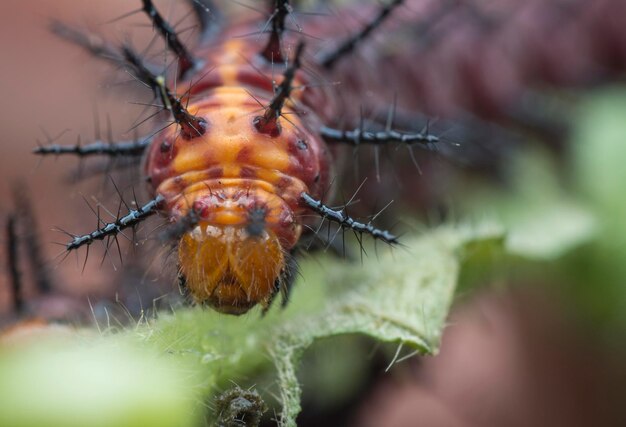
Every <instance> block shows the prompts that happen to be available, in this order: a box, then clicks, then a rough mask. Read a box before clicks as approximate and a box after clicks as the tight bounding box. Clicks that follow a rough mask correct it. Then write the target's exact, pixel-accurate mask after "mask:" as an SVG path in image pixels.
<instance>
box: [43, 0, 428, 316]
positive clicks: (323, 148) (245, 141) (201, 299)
mask: <svg viewBox="0 0 626 427" xmlns="http://www.w3.org/2000/svg"><path fill="white" fill-rule="evenodd" d="M141 3H142V10H143V11H144V12H145V13H146V14H147V15H148V16H149V18H150V19H151V21H152V23H153V25H154V28H155V29H156V31H157V32H158V33H159V34H160V35H162V36H163V38H164V40H165V42H166V45H167V47H168V49H169V50H170V51H171V52H172V53H173V54H174V55H175V56H176V66H175V69H176V71H175V73H174V74H175V75H173V76H171V77H170V78H169V81H168V79H166V78H165V77H164V76H163V75H160V74H158V73H156V72H155V71H154V67H153V66H152V65H151V64H148V63H146V62H145V61H144V60H143V59H142V58H141V56H140V55H139V54H138V52H137V51H135V49H134V48H133V47H132V46H131V45H130V43H122V44H121V45H120V46H116V45H113V44H111V43H109V42H106V41H103V40H101V39H98V38H96V37H93V36H91V35H88V34H85V33H83V32H81V31H79V30H76V29H74V28H71V27H68V26H66V25H65V24H62V23H59V22H55V23H54V24H53V30H54V32H55V33H56V34H58V35H60V36H61V37H64V38H66V39H68V40H71V41H73V42H75V43H77V44H79V45H80V46H82V47H83V48H85V49H87V50H88V51H89V52H91V53H93V54H94V55H96V56H98V57H100V58H103V59H105V60H107V61H112V62H114V63H116V64H119V65H122V66H124V67H125V68H126V69H127V70H128V71H129V72H130V73H131V74H132V75H133V76H134V77H135V78H136V79H137V80H139V81H140V82H142V83H143V84H144V85H146V86H148V87H149V88H150V89H151V90H152V91H153V93H154V96H155V98H156V99H158V100H159V102H160V104H161V105H162V108H163V110H164V111H166V113H167V115H168V116H169V118H170V119H171V121H170V122H166V125H165V126H160V127H157V131H155V132H153V133H152V134H151V135H148V136H144V137H142V138H138V139H137V140H134V141H123V142H116V143H103V142H102V141H96V142H93V143H91V144H88V145H81V146H79V145H76V146H61V145H56V144H51V145H47V146H40V147H39V148H37V149H36V150H35V152H36V153H37V154H40V155H60V154H72V155H78V156H81V157H85V156H91V155H104V156H116V157H123V156H129V157H130V156H142V157H143V173H144V175H145V178H146V181H147V182H148V186H149V190H150V192H151V194H152V196H153V199H152V200H151V201H150V202H148V203H146V204H145V205H143V206H141V207H137V208H136V209H129V211H128V213H127V214H125V215H120V216H119V217H118V218H117V219H116V220H115V221H113V222H110V223H107V224H104V225H103V226H102V227H100V228H98V229H97V230H95V231H93V232H91V233H88V234H84V235H72V237H71V240H70V242H69V243H68V244H67V246H66V249H67V251H72V250H75V249H78V248H80V247H83V246H89V245H91V244H92V243H93V242H95V241H98V240H104V239H106V240H110V239H112V238H115V236H116V235H117V234H118V233H121V232H122V231H123V230H125V229H128V228H132V227H135V226H136V225H137V224H139V223H140V222H142V221H143V220H145V219H146V218H148V217H150V216H153V215H155V214H158V215H160V216H163V217H165V218H167V220H168V222H169V226H168V229H167V232H166V234H167V235H168V237H169V238H170V239H175V240H177V241H178V242H179V243H178V256H177V259H178V265H179V281H180V285H181V288H183V289H185V290H186V291H187V292H188V294H189V295H190V296H191V298H192V299H193V300H194V301H195V302H197V303H200V304H203V305H208V306H210V307H212V308H214V309H216V310H218V311H220V312H224V313H229V314H242V313H245V312H247V311H248V310H249V309H250V308H252V307H254V306H256V305H257V304H260V305H261V306H262V307H263V309H264V310H267V309H268V308H269V306H270V304H271V302H272V300H273V299H274V297H275V296H276V294H277V293H279V292H281V293H282V294H283V298H284V301H286V300H287V296H288V292H289V289H290V287H291V285H292V282H293V280H294V278H295V269H296V266H295V260H294V255H293V253H294V250H295V248H296V246H297V245H298V243H299V242H300V241H301V239H302V237H303V234H304V233H305V230H309V229H313V226H314V225H315V223H316V222H317V221H319V218H323V219H326V220H328V221H331V222H335V223H337V224H338V225H339V226H340V227H341V228H347V229H351V230H354V231H355V232H357V233H360V234H367V235H370V236H371V237H373V238H375V239H379V240H382V241H384V242H386V243H388V244H391V245H393V244H396V243H398V238H397V237H396V236H395V235H394V234H392V233H391V232H389V231H387V230H383V229H379V228H376V227H375V226H374V225H373V224H371V223H369V222H368V223H363V222H359V221H357V220H355V219H354V218H351V217H350V216H348V215H347V214H346V213H345V211H344V210H343V209H333V208H331V207H329V206H328V205H326V204H325V201H323V200H322V199H323V195H324V193H325V191H326V189H327V188H328V186H329V184H330V182H331V180H332V179H333V160H332V153H331V149H330V147H329V145H330V144H332V145H342V144H350V145H357V144H379V145H384V144H388V143H392V142H400V143H404V144H411V145H412V144H422V145H424V146H428V145H429V144H432V143H435V142H437V140H438V138H437V137H436V136H434V135H429V134H428V133H423V132H415V133H406V132H400V131H398V130H395V129H392V128H391V127H390V126H388V127H387V128H385V129H383V130H380V129H376V130H374V129H367V128H365V127H364V126H359V127H356V128H355V129H353V130H345V129H344V128H339V127H338V123H339V122H338V118H339V117H342V118H343V117H344V116H345V115H342V114H340V110H341V108H342V105H341V104H342V102H341V101H342V100H341V99H340V97H339V96H338V95H337V92H336V91H335V90H329V89H330V87H331V85H330V84H329V82H330V81H331V78H330V76H331V72H332V69H333V68H334V66H335V64H336V63H338V62H340V61H341V60H342V58H344V57H346V56H347V55H348V54H349V53H350V52H351V51H352V50H353V49H354V48H355V47H356V46H357V45H359V44H360V43H361V42H362V41H363V40H365V39H367V37H368V36H369V35H370V33H372V32H373V31H375V30H376V29H377V27H378V26H379V25H381V24H382V23H383V22H385V20H386V19H387V17H388V16H390V15H392V13H393V12H394V10H395V9H396V8H398V7H399V6H400V5H401V4H402V3H403V1H402V0H394V1H392V2H390V3H389V4H387V5H384V6H382V7H380V8H379V9H372V12H371V21H370V22H369V23H366V24H365V25H363V26H362V27H361V28H360V29H356V30H355V31H354V33H353V35H351V36H349V37H347V38H345V39H343V40H341V41H340V42H338V43H337V44H336V45H335V46H332V47H330V48H328V49H326V50H324V51H320V52H316V54H315V55H307V54H306V53H305V52H306V43H305V41H304V35H303V34H301V33H299V32H295V33H291V32H287V31H286V28H287V25H286V20H287V19H288V18H289V17H290V15H291V14H292V11H293V8H292V6H291V5H290V3H289V1H288V0H277V1H275V2H272V12H271V17H270V20H269V25H268V26H269V27H271V29H270V30H269V31H268V35H267V37H264V38H260V37H254V38H252V37H250V38H240V37H237V36H240V35H241V34H247V33H253V32H255V31H256V29H257V28H258V27H257V26H256V25H255V24H250V23H243V24H240V25H235V26H229V27H228V28H224V29H222V30H221V31H219V32H217V31H216V30H215V28H214V22H213V17H214V16H215V14H216V12H215V11H216V10H217V8H216V7H215V5H214V4H213V3H212V2H209V1H199V0H193V1H192V6H193V9H194V11H195V13H196V16H197V18H198V21H199V22H200V23H201V26H202V31H201V35H200V37H201V38H202V40H206V41H203V42H202V43H201V44H200V46H199V48H198V49H196V50H195V51H193V52H192V51H191V50H190V49H189V48H187V47H186V46H185V45H184V44H183V43H182V41H181V39H180V38H179V37H178V35H177V34H176V32H175V31H174V30H173V28H172V26H171V25H170V24H169V23H168V22H167V20H165V19H164V18H163V16H162V15H161V13H160V12H159V10H158V9H157V8H156V7H155V5H154V4H153V2H152V0H142V2H141ZM303 25H304V24H303ZM328 28H329V27H328V25H318V26H317V27H315V26H314V25H313V23H312V26H311V31H314V32H320V31H328ZM320 34H321V33H320ZM174 87H175V89H174ZM309 213H315V214H317V219H311V216H310V215H307V214H309Z"/></svg>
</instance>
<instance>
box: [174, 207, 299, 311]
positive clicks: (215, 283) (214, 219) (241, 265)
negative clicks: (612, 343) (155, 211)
mask: <svg viewBox="0 0 626 427" xmlns="http://www.w3.org/2000/svg"><path fill="white" fill-rule="evenodd" d="M275 197H276V196H275ZM276 198H277V199H278V197H276ZM194 204H195V205H196V206H195V208H197V206H198V205H202V202H198V199H196V202H195V203H194ZM282 208H286V207H285V206H282ZM276 209H278V207H276ZM276 209H274V210H276ZM194 210H196V209H194ZM196 212H199V217H200V221H199V222H198V223H197V224H196V225H195V226H194V228H193V229H192V230H190V231H188V232H187V233H185V234H184V235H183V237H182V238H181V240H180V243H179V246H178V261H179V266H180V273H181V275H182V277H183V278H184V281H185V287H186V290H187V291H188V293H189V294H190V296H191V297H192V298H193V299H194V300H195V301H196V302H198V303H201V304H206V305H209V306H211V307H213V308H214V309H216V310H218V311H220V312H223V313H228V314H242V313H245V312H246V311H248V310H249V309H250V308H252V307H253V306H255V305H256V304H260V305H261V306H263V307H264V308H267V307H269V304H270V302H271V300H272V298H273V296H274V295H275V294H276V292H277V290H278V286H279V284H280V281H281V276H282V274H283V273H284V271H285V268H286V264H287V258H288V256H289V255H288V252H287V251H288V249H289V248H290V247H291V246H292V245H293V243H295V241H296V240H297V238H298V237H299V227H293V221H292V220H291V219H290V217H291V215H287V216H288V217H289V218H288V219H287V221H285V213H284V212H283V213H282V214H280V209H278V212H273V210H272V209H268V208H267V207H263V208H246V207H245V203H244V204H243V206H242V204H237V205H236V207H232V206H231V207H230V209H226V210H224V205H223V204H220V205H218V206H215V205H213V206H212V207H211V208H210V209H207V208H204V209H203V208H199V210H196ZM274 213H276V214H279V216H278V217H277V216H276V215H274ZM243 218H245V221H243ZM281 218H282V221H281ZM286 230H290V233H288V236H286V235H285V231H286ZM295 230H298V232H296V233H295V234H294V231H295Z"/></svg>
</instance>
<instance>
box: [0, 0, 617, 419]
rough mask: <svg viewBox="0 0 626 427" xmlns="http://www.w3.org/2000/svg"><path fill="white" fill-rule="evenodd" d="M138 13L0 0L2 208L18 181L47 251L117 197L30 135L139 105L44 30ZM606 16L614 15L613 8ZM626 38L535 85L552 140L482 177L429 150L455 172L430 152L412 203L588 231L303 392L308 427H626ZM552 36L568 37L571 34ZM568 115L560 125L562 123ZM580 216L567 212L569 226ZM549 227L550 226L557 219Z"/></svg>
mask: <svg viewBox="0 0 626 427" xmlns="http://www.w3.org/2000/svg"><path fill="white" fill-rule="evenodd" d="M615 3H617V2H615ZM129 10H132V7H131V6H129V2H128V1H127V0H110V1H107V2H81V1H76V0H73V1H70V0H58V1H55V2H49V1H44V0H30V1H27V2H17V3H9V2H1V3H0V24H1V25H0V52H2V54H3V55H2V59H1V60H0V93H1V94H2V100H3V102H2V104H1V106H0V108H1V109H2V111H1V114H0V123H1V129H2V139H1V142H0V147H1V148H2V152H1V155H0V213H1V214H2V215H6V214H8V213H9V212H12V210H13V209H14V203H13V198H12V195H11V191H12V188H13V187H14V186H15V185H18V186H19V188H20V189H23V190H24V191H28V192H29V193H30V195H31V198H32V202H33V205H34V216H35V218H36V219H37V221H38V224H39V233H40V238H41V241H42V242H44V244H43V246H42V247H43V249H44V253H45V257H46V259H55V257H56V256H57V255H58V254H59V253H60V252H62V248H61V247H58V246H55V245H53V244H50V242H54V241H63V240H64V236H63V235H62V234H60V233H58V232H55V231H52V228H53V227H54V226H60V227H63V228H68V229H71V231H76V230H85V229H89V228H91V227H92V226H93V225H94V224H95V217H94V215H93V214H92V213H91V212H90V211H89V209H88V208H87V207H86V205H85V202H84V200H83V198H82V196H83V195H85V196H86V197H87V199H89V200H90V201H92V199H91V197H92V196H93V195H96V196H97V197H98V198H100V197H101V198H102V199H103V200H104V199H106V198H107V197H111V196H112V195H111V193H110V188H109V189H108V190H106V189H105V188H104V187H105V186H103V185H102V179H101V178H94V179H90V180H85V181H83V182H80V183H78V184H71V183H69V179H68V177H69V176H70V175H71V174H72V172H73V171H74V170H75V168H76V166H77V162H76V161H75V160H74V159H69V158H59V159H58V160H55V159H45V160H44V161H43V162H40V161H39V159H37V158H36V157H35V156H33V155H32V154H31V151H32V149H33V148H34V147H36V144H37V141H42V143H46V138H47V136H46V135H50V136H52V137H54V136H56V135H59V134H61V133H62V132H64V131H65V130H66V129H70V130H69V131H67V132H66V133H64V134H63V136H62V137H61V138H60V139H59V140H58V142H59V143H73V142H75V140H76V137H77V135H79V134H80V135H82V136H83V137H84V138H86V139H88V138H89V137H90V136H91V135H93V134H94V126H95V124H94V109H95V107H94V106H95V105H97V110H98V111H99V115H100V124H101V126H102V127H103V128H104V127H105V123H106V114H108V115H110V120H111V123H112V124H113V126H112V129H113V135H114V136H115V137H116V138H118V137H124V129H127V128H128V127H129V125H130V124H131V123H132V121H133V120H134V119H135V118H136V117H137V107H136V106H132V105H129V104H128V103H127V102H126V101H128V100H129V97H128V96H120V94H121V93H122V94H123V91H124V86H119V85H118V84H116V83H119V75H118V76H117V77H114V78H112V77H111V68H107V67H103V66H102V65H101V64H100V63H99V62H98V61H96V60H93V59H92V58H90V57H89V56H88V55H87V54H85V53H83V52H81V51H80V50H78V49H76V48H75V47H73V46H70V45H68V44H67V43H66V42H64V41H62V40H60V39H58V38H56V37H55V36H53V35H51V34H50V32H49V31H48V24H49V21H50V18H52V17H53V18H57V19H62V20H63V21H67V22H74V23H86V24H88V25H92V26H94V27H95V28H97V29H98V31H99V32H100V33H101V34H103V35H108V36H110V37H111V38H112V39H113V40H120V38H121V37H124V34H128V28H131V29H132V30H131V33H132V38H133V40H136V41H137V42H138V43H140V42H141V41H142V40H143V41H145V40H149V38H150V34H149V31H150V28H149V26H146V22H145V20H143V19H141V18H137V19H135V18H134V17H131V18H128V20H124V21H121V22H114V23H110V24H107V25H101V24H102V23H103V22H108V21H110V20H112V19H114V18H117V17H118V16H120V15H121V14H122V13H123V12H127V11H129ZM607 10H608V9H607ZM177 13H180V12H177ZM533 16H535V18H536V19H539V18H542V16H541V15H540V14H536V15H533ZM543 18H545V19H549V17H547V16H545V17H543ZM599 19H606V20H607V23H610V22H613V21H614V20H613V18H611V17H610V16H605V17H600V18H599ZM607 25H608V24H607ZM624 33H626V30H624ZM624 37H625V36H624V35H623V34H622V38H621V39H619V40H614V42H615V46H614V47H615V58H616V60H615V68H614V70H613V71H612V73H610V74H607V75H604V76H600V77H599V78H598V79H596V80H595V81H593V84H586V85H585V87H584V88H576V89H572V88H566V89H564V88H559V87H558V84H553V85H551V86H549V87H548V85H546V86H545V87H533V88H529V89H532V92H533V93H535V91H540V92H541V93H542V94H544V95H545V98H542V99H544V101H545V103H546V104H545V105H546V106H549V107H550V109H549V110H550V111H553V110H554V109H553V105H554V104H556V105H559V106H561V105H566V106H567V109H566V110H564V111H562V112H563V115H559V118H562V117H565V118H566V122H567V131H566V132H565V133H559V135H560V138H562V139H560V140H559V141H558V144H557V143H555V141H546V140H545V138H537V137H536V135H530V134H528V133H522V135H523V136H522V137H520V136H519V135H520V134H519V133H516V137H515V138H514V139H515V144H514V145H515V147H514V148H511V151H509V150H508V149H507V153H506V155H504V156H503V155H502V153H501V152H498V153H497V156H495V157H494V159H496V160H494V162H498V163H497V165H496V166H495V167H494V168H487V169H489V170H488V171H487V172H486V173H485V171H484V168H482V169H481V168H472V165H471V164H470V165H468V164H467V163H465V162H461V163H459V162H455V159H452V161H447V160H444V161H441V160H435V163H434V165H441V164H442V163H445V166H442V167H444V168H446V169H445V172H440V173H439V174H440V176H441V177H445V179H446V185H445V189H444V190H446V194H444V195H442V194H440V193H441V191H442V185H441V184H437V178H436V177H437V175H428V172H429V171H431V170H432V168H433V163H429V162H428V161H426V163H425V165H424V166H425V167H424V175H425V178H423V181H422V182H421V184H420V186H423V187H424V188H423V189H422V190H420V191H421V192H420V193H419V194H420V196H419V201H420V203H422V202H424V199H427V200H426V202H428V203H429V207H428V209H425V210H423V211H422V212H420V215H422V216H423V217H424V218H426V220H427V221H428V218H432V215H433V213H434V212H435V211H437V216H438V220H440V218H439V215H438V214H439V211H438V210H437V209H438V207H439V206H441V205H445V206H446V209H445V210H446V211H448V210H449V209H450V208H451V207H452V208H453V209H452V211H453V212H452V213H453V215H451V216H452V218H451V217H450V213H449V212H448V213H447V215H444V216H445V217H446V220H456V219H458V217H463V216H466V215H467V216H472V215H473V216H474V218H477V217H481V216H492V215H493V216H497V217H502V218H503V219H504V221H505V222H506V221H508V222H509V223H510V224H512V225H516V224H519V223H521V222H523V221H526V220H527V218H525V217H524V216H523V215H516V214H519V213H524V212H525V211H526V210H533V209H534V208H536V209H535V210H538V212H539V214H538V216H539V217H541V216H542V213H541V212H542V211H541V210H542V209H545V211H544V215H543V216H544V217H545V216H547V215H557V218H556V219H555V222H556V223H559V221H563V222H567V221H569V215H570V214H572V212H574V211H575V212H578V210H577V209H582V210H583V211H584V212H585V214H589V215H590V216H591V217H592V218H593V223H594V224H595V230H596V231H595V234H593V237H587V238H584V239H581V242H580V244H577V245H573V246H574V249H573V250H571V251H568V252H567V253H565V254H558V256H554V257H553V258H552V259H551V260H549V261H545V260H544V261H540V262H530V261H527V260H521V259H519V258H515V257H495V258H493V259H491V258H489V259H488V260H486V261H484V270H483V271H478V272H474V273H476V274H475V275H474V276H472V277H467V278H466V280H465V282H464V287H462V288H461V290H460V292H459V295H458V297H457V304H456V306H455V308H454V311H453V314H452V316H451V318H450V322H449V326H448V328H447V330H446V332H445V334H444V339H443V346H442V350H441V353H440V354H439V355H438V356H436V357H434V358H428V359H410V360H408V361H404V362H402V363H399V364H397V365H396V366H395V367H394V368H393V369H392V370H391V371H390V372H388V373H385V372H384V370H385V364H384V363H382V362H379V361H377V359H376V358H373V362H372V366H371V368H370V369H369V374H368V375H369V377H368V379H367V381H364V383H363V386H362V388H361V390H360V391H359V392H358V393H357V394H356V395H351V396H349V397H346V398H344V399H342V400H340V401H336V402H331V403H324V404H321V403H319V402H317V400H316V399H317V398H316V397H315V393H312V394H311V395H309V396H308V397H307V395H306V394H305V398H308V399H309V400H308V401H305V404H304V407H305V412H304V413H303V415H302V420H301V421H302V425H319V424H320V423H321V422H326V423H328V425H354V426H383V425H384V426H422V425H423V426H502V425H506V426H531V425H532V426H589V425H624V423H626V410H625V409H624V407H623V404H622V401H623V398H624V397H625V396H626V394H624V393H625V392H626V366H625V364H624V362H623V361H624V360H625V359H624V356H626V348H625V346H624V342H625V340H624V336H625V335H624V334H625V333H626V315H625V313H626V304H625V303H626V288H625V287H624V286H626V283H624V282H626V280H625V279H626V275H625V274H624V273H626V272H625V271H624V267H623V265H624V262H623V260H624V259H625V257H626V254H625V253H624V244H626V238H625V236H626V235H625V234H624V232H626V228H624V226H623V224H622V223H623V222H624V218H626V209H623V208H624V206H623V203H622V202H621V200H622V199H623V197H624V195H623V190H622V187H623V186H624V184H626V182H625V180H624V179H623V178H625V176H624V174H623V173H622V172H621V170H622V169H623V168H622V167H621V163H622V162H623V159H624V158H626V157H625V156H621V155H623V154H626V151H625V150H626V149H620V144H623V146H624V147H626V137H624V136H622V135H626V132H624V133H621V130H626V129H625V128H624V127H623V126H622V127H621V128H620V127H619V125H620V122H622V121H626V120H624V119H626V101H625V100H626V92H625V91H624V88H623V87H622V86H621V84H623V77H624V69H623V68H621V71H620V64H621V65H623V64H624V62H620V61H622V59H621V57H620V55H622V54H623V52H624V50H623V48H624V40H625V38H624ZM559 41H560V43H561V44H562V45H563V46H569V47H572V46H575V44H574V42H573V41H572V45H571V46H570V45H569V44H568V43H567V39H565V40H561V39H559ZM544 42H545V43H546V44H549V43H550V41H549V40H544ZM538 48H539V47H538ZM561 49H565V48H563V47H561ZM572 49H574V48H573V47H572ZM561 53H563V55H565V53H567V54H570V53H571V52H569V51H568V52H565V51H563V52H561V51H559V48H555V50H554V51H553V55H554V56H555V57H558V56H559V55H561ZM591 60H592V59H590V61H591ZM123 79H124V78H123V76H122V80H123ZM556 83H558V82H556ZM555 87H557V89H555ZM555 92H556V93H555ZM138 96H139V95H138ZM133 99H134V98H133ZM546 108H547V107H546ZM581 123H582V124H581ZM561 126H562V122H561V121H559V122H558V123H555V127H557V128H559V129H561ZM125 137H126V138H128V135H126V136H125ZM520 141H521V142H520ZM520 159H522V160H521V161H520ZM524 159H525V160H524ZM475 169H476V170H475ZM494 169H495V170H496V172H494ZM455 171H456V172H455ZM413 172H414V171H412V172H411V173H413ZM396 173H398V174H400V175H403V172H402V171H400V172H396ZM423 193H427V195H428V196H427V197H426V196H423ZM405 196H406V195H405ZM561 197H563V198H565V199H567V200H568V201H571V202H572V203H573V205H567V206H568V207H566V208H564V209H563V210H562V211H558V212H557V214H554V212H553V211H552V210H551V209H552V208H551V205H550V203H547V202H546V200H548V201H553V200H554V199H555V198H561ZM433 198H434V199H433ZM450 200H454V202H453V203H450ZM404 204H405V205H408V206H411V205H414V204H417V202H415V201H413V202H411V201H410V200H409V201H408V202H405V203H404ZM114 206H115V204H113V207H114ZM571 206H575V208H574V207H571ZM531 208H533V209H531ZM3 221H4V220H3ZM581 224H583V225H581ZM584 224H587V223H584V222H583V223H579V222H574V225H573V226H572V227H574V228H576V227H581V228H582V227H586V225H584ZM543 232H544V233H546V234H547V235H548V236H549V235H550V232H551V230H550V228H549V227H548V228H546V229H545V231H543ZM3 241H4V240H3ZM51 266H52V270H51V274H52V275H53V276H54V278H55V283H56V286H57V287H58V290H59V291H61V292H62V293H65V294H68V295H70V296H71V295H74V296H76V297H79V298H84V297H85V296H89V297H90V298H91V299H93V300H98V299H99V298H109V299H112V298H114V296H115V292H116V289H115V286H113V285H112V282H114V283H118V284H119V283H120V280H121V279H119V278H118V279H116V280H115V281H112V280H111V277H113V276H115V277H119V276H120V275H123V274H124V270H123V268H121V267H120V266H116V267H118V269H117V271H116V270H114V269H113V267H112V266H111V265H110V263H109V262H108V261H107V262H106V263H105V264H104V267H102V268H101V267H100V266H99V262H90V263H88V264H87V267H86V268H85V270H84V272H82V271H81V270H82V258H81V259H76V258H74V257H73V256H70V257H69V258H68V259H66V260H65V261H63V262H58V261H54V262H52V264H51ZM485 271H489V272H490V273H489V274H486V273H485ZM494 271H495V273H494ZM1 273H2V274H0V286H1V289H2V290H4V291H0V304H2V305H1V306H2V307H4V309H5V311H6V309H7V307H8V305H9V297H8V292H6V289H7V274H5V273H6V269H5V267H4V266H3V270H2V272H1ZM168 280H169V279H166V280H164V281H165V282H168ZM26 283H27V292H31V293H34V290H33V289H32V284H29V282H28V280H26ZM168 283H169V282H168ZM29 286H30V287H29ZM305 375H306V374H305Z"/></svg>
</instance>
